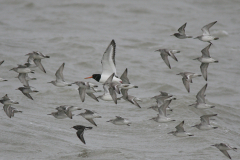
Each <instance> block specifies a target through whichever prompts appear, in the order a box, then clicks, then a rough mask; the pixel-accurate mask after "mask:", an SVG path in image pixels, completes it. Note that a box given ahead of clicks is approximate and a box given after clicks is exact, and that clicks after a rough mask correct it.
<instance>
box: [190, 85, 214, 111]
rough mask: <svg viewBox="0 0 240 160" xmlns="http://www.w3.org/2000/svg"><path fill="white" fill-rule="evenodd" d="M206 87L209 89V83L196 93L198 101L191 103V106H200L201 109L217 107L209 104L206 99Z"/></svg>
mask: <svg viewBox="0 0 240 160" xmlns="http://www.w3.org/2000/svg"><path fill="white" fill-rule="evenodd" d="M206 89H207V83H206V84H205V85H204V86H203V88H202V89H201V90H200V91H199V92H198V94H197V95H196V98H197V101H196V103H194V104H191V105H189V106H194V107H196V108H200V109H206V108H213V107H215V106H213V105H209V104H207V103H206V101H205V91H206Z"/></svg>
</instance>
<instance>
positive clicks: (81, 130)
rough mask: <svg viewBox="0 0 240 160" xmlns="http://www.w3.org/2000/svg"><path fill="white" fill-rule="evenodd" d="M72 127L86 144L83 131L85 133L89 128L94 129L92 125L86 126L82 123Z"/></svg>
mask: <svg viewBox="0 0 240 160" xmlns="http://www.w3.org/2000/svg"><path fill="white" fill-rule="evenodd" d="M72 128H74V129H76V130H77V132H76V134H77V136H78V138H79V139H80V140H81V141H82V142H83V143H84V144H86V142H85V140H84V138H83V133H84V130H87V129H92V127H86V126H82V125H76V126H73V127H72Z"/></svg>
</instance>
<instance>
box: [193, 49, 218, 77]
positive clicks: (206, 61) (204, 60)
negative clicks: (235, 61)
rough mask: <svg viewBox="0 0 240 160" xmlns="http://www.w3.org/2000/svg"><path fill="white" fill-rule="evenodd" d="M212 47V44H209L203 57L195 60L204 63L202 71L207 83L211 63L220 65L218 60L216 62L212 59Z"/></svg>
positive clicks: (203, 51) (203, 52)
mask: <svg viewBox="0 0 240 160" xmlns="http://www.w3.org/2000/svg"><path fill="white" fill-rule="evenodd" d="M211 45H212V44H209V45H208V46H207V47H205V48H204V49H203V50H202V51H201V52H202V56H201V57H198V58H195V59H193V60H198V61H200V62H202V64H201V66H200V69H201V72H202V75H203V77H204V79H205V80H206V81H207V68H208V65H209V63H218V60H215V59H213V58H211V57H210V54H209V48H210V47H211Z"/></svg>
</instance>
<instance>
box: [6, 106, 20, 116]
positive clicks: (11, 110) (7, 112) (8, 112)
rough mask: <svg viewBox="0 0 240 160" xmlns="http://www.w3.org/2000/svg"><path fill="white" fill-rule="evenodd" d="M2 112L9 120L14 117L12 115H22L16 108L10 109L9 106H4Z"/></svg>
mask: <svg viewBox="0 0 240 160" xmlns="http://www.w3.org/2000/svg"><path fill="white" fill-rule="evenodd" d="M3 110H4V112H5V113H6V115H7V116H8V117H9V118H11V117H14V113H18V112H20V113H22V111H19V110H17V109H16V108H13V107H11V105H10V104H4V106H3Z"/></svg>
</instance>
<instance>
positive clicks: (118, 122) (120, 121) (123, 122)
mask: <svg viewBox="0 0 240 160" xmlns="http://www.w3.org/2000/svg"><path fill="white" fill-rule="evenodd" d="M107 122H111V123H113V124H115V125H127V126H130V124H131V122H130V121H129V120H128V119H127V118H122V117H119V116H116V118H115V119H110V120H109V121H107Z"/></svg>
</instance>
